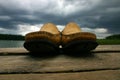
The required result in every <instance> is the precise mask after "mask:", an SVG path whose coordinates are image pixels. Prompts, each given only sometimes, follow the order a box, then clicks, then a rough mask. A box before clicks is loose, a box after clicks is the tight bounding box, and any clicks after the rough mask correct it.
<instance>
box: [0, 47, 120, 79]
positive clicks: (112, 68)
mask: <svg viewBox="0 0 120 80" xmlns="http://www.w3.org/2000/svg"><path fill="white" fill-rule="evenodd" d="M37 54H43V53H37ZM50 54H51V53H50ZM0 80H120V45H99V46H98V47H97V48H96V50H94V51H92V52H91V53H87V54H86V53H84V52H81V53H74V55H73V54H72V55H71V54H56V55H52V54H51V56H47V55H46V56H45V55H44V56H31V55H29V52H28V51H26V50H25V49H24V48H0Z"/></svg>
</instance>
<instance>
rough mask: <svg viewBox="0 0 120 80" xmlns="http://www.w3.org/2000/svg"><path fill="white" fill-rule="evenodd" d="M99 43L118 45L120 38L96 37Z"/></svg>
mask: <svg viewBox="0 0 120 80" xmlns="http://www.w3.org/2000/svg"><path fill="white" fill-rule="evenodd" d="M97 42H98V44H100V45H120V39H97Z"/></svg>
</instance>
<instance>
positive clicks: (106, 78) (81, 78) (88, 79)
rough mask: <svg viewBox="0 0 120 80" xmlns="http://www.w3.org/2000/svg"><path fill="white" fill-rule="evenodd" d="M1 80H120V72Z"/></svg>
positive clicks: (17, 76)
mask: <svg viewBox="0 0 120 80" xmlns="http://www.w3.org/2000/svg"><path fill="white" fill-rule="evenodd" d="M0 80H120V70H107V71H94V72H81V73H52V74H7V75H6V74H2V75H0Z"/></svg>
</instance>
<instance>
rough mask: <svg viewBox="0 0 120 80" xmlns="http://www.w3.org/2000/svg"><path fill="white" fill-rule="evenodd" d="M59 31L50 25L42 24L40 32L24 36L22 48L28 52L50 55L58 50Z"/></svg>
mask: <svg viewBox="0 0 120 80" xmlns="http://www.w3.org/2000/svg"><path fill="white" fill-rule="evenodd" d="M60 41H61V36H60V31H58V29H57V27H56V25H54V24H52V23H46V24H44V25H43V26H42V27H41V29H40V31H37V32H31V33H28V34H26V35H25V43H24V47H25V48H26V49H27V50H28V51H30V52H41V53H42V54H43V53H52V52H57V51H58V50H59V45H60Z"/></svg>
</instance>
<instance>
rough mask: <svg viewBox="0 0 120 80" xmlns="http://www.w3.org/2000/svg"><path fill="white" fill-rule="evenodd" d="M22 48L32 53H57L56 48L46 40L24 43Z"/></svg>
mask: <svg viewBox="0 0 120 80" xmlns="http://www.w3.org/2000/svg"><path fill="white" fill-rule="evenodd" d="M24 47H25V48H26V49H27V50H28V51H30V52H32V53H34V52H37V53H38V52H39V53H42V54H44V53H57V52H58V46H57V45H55V44H54V43H52V42H50V41H48V40H31V41H27V42H25V43H24Z"/></svg>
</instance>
